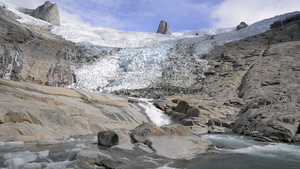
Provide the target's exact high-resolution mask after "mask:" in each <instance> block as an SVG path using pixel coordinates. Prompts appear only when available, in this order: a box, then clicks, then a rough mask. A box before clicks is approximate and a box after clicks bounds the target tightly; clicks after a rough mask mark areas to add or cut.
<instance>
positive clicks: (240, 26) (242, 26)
mask: <svg viewBox="0 0 300 169" xmlns="http://www.w3.org/2000/svg"><path fill="white" fill-rule="evenodd" d="M247 26H248V25H247V24H246V23H245V22H241V23H240V24H239V25H238V26H237V27H236V30H240V29H243V28H246V27H247Z"/></svg>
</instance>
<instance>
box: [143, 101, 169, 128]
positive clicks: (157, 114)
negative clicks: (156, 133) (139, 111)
mask: <svg viewBox="0 0 300 169" xmlns="http://www.w3.org/2000/svg"><path fill="white" fill-rule="evenodd" d="M138 101H139V105H140V106H141V107H142V108H144V109H145V113H146V114H147V115H148V117H149V118H150V120H151V121H152V122H153V123H154V124H155V125H157V126H162V125H167V124H170V123H171V119H170V117H169V116H168V115H166V114H164V112H163V111H161V110H159V109H158V108H156V107H155V106H154V105H153V103H151V101H152V100H150V99H138Z"/></svg>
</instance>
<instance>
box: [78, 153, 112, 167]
mask: <svg viewBox="0 0 300 169" xmlns="http://www.w3.org/2000/svg"><path fill="white" fill-rule="evenodd" d="M77 160H79V161H84V162H87V163H88V164H90V165H94V164H96V163H99V162H100V163H101V161H102V160H112V157H111V156H109V155H107V154H104V153H101V152H100V151H92V150H81V151H80V152H79V153H78V154H77Z"/></svg>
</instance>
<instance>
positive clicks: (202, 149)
mask: <svg viewBox="0 0 300 169" xmlns="http://www.w3.org/2000/svg"><path fill="white" fill-rule="evenodd" d="M147 144H148V145H149V146H150V147H151V148H152V149H154V150H155V152H156V153H157V154H158V155H160V156H164V157H167V158H170V159H185V160H190V159H193V158H194V157H195V156H196V155H199V154H204V153H206V152H207V150H208V149H209V148H211V146H212V144H211V142H209V141H207V140H203V139H201V138H199V137H197V136H190V137H183V136H165V137H152V138H149V140H148V141H147Z"/></svg>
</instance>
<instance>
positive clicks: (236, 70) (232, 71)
mask: <svg viewBox="0 0 300 169" xmlns="http://www.w3.org/2000/svg"><path fill="white" fill-rule="evenodd" d="M299 40H300V22H299V21H296V22H292V23H289V24H288V25H286V26H284V27H281V28H279V29H274V30H271V31H268V32H265V33H263V34H259V35H256V36H254V37H249V38H246V39H243V40H239V41H235V42H231V43H228V44H225V45H224V46H219V47H216V48H215V49H214V50H212V51H211V52H210V53H208V54H207V55H205V58H206V59H207V60H208V61H209V65H210V68H209V70H208V71H207V72H206V73H205V75H206V78H205V79H203V81H202V83H198V84H197V85H196V86H195V88H202V92H199V94H198V95H200V96H201V97H200V98H199V99H197V102H200V103H201V101H200V100H203V101H202V102H205V101H207V100H209V99H215V100H216V102H215V106H214V107H215V108H216V107H222V106H225V107H234V108H236V109H235V110H234V111H235V112H234V111H232V110H231V111H230V112H231V113H228V115H227V117H225V116H222V112H220V111H217V110H214V109H213V108H211V106H210V105H201V104H200V103H198V104H196V105H193V106H194V107H196V108H197V109H199V111H200V112H202V115H203V114H204V112H205V111H206V110H207V109H208V110H210V112H211V113H212V112H219V113H218V114H219V117H217V118H218V120H219V121H220V120H221V121H222V120H232V118H233V119H234V120H233V121H235V120H236V121H235V123H234V125H233V131H234V132H236V133H239V134H245V135H249V136H253V137H257V138H258V139H262V140H268V141H272V140H273V141H274V140H276V141H288V142H289V141H299V137H300V135H299V133H300V130H299V126H300V104H299V100H300V95H299V84H300V77H299V65H300V59H299V57H300V53H299V46H300V41H299ZM190 98H192V97H190ZM183 100H188V99H186V98H183ZM220 101H221V102H220ZM197 102H195V99H192V100H190V101H189V104H193V103H197ZM223 110H225V111H224V112H223V114H224V113H225V114H226V113H227V112H228V111H227V110H226V109H224V108H223ZM230 114H231V115H230ZM200 115H201V113H200ZM229 115H230V116H229ZM232 115H233V116H232ZM185 117H186V118H187V117H188V116H185ZM199 117H200V116H199ZM215 117H216V116H215ZM215 117H211V118H209V117H207V121H208V120H214V119H213V118H215ZM188 118H189V117H188ZM190 119H192V118H190ZM185 121H186V119H185ZM202 125H205V123H202ZM207 125H208V126H209V125H212V123H210V124H209V123H208V124H207ZM214 125H215V124H214ZM217 125H218V126H222V124H220V123H219V124H217Z"/></svg>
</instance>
